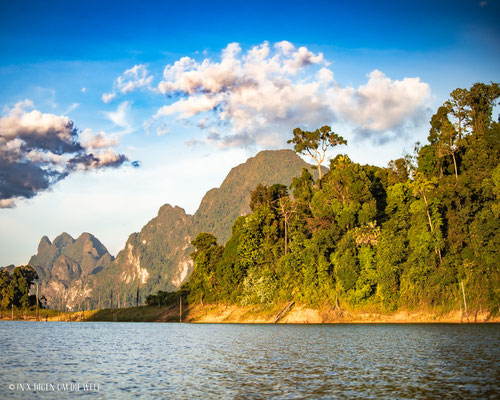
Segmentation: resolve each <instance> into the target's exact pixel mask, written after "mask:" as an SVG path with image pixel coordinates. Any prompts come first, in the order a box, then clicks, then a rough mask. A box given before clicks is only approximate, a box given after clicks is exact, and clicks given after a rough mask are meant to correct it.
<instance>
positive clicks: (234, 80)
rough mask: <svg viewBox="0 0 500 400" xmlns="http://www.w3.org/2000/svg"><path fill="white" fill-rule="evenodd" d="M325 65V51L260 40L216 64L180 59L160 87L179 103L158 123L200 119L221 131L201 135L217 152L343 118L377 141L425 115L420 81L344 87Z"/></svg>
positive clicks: (234, 48) (273, 142) (269, 143)
mask: <svg viewBox="0 0 500 400" xmlns="http://www.w3.org/2000/svg"><path fill="white" fill-rule="evenodd" d="M329 65H330V63H329V62H328V61H327V60H325V58H324V56H323V54H322V53H314V52H313V51H311V50H309V49H307V48H306V47H299V48H296V47H295V46H294V45H293V44H292V43H290V42H287V41H282V42H278V43H275V44H274V45H273V46H270V45H269V43H268V42H264V43H262V44H260V45H258V46H254V47H252V48H251V49H249V50H248V51H246V52H242V50H241V47H240V45H239V44H238V43H231V44H229V45H228V46H227V47H226V48H225V49H224V50H223V51H222V52H221V56H220V60H219V61H212V60H210V59H208V58H206V59H204V60H203V61H201V62H198V61H196V60H194V59H192V58H190V57H182V58H180V59H179V60H177V61H176V62H174V63H173V64H171V65H167V66H166V67H165V69H164V72H163V80H162V81H161V82H160V83H159V84H158V90H159V91H160V92H161V93H163V94H166V95H168V96H171V97H174V98H175V99H176V100H175V101H173V102H171V103H170V104H167V105H165V106H163V107H162V108H160V109H159V110H158V112H157V113H156V115H155V118H156V119H158V118H160V117H165V118H171V117H172V116H174V117H176V118H178V119H181V120H187V119H191V118H193V117H197V116H200V118H199V119H198V122H197V124H198V126H199V127H200V128H202V129H205V128H207V127H209V125H210V124H212V125H217V126H218V127H219V128H221V129H219V130H218V134H217V135H213V134H212V135H211V134H206V137H205V141H207V142H210V143H213V144H217V145H218V146H221V147H227V146H249V145H259V146H262V147H280V146H282V145H283V144H284V143H285V141H286V138H287V137H288V136H289V135H290V132H291V131H292V130H293V128H295V127H297V126H301V127H304V128H306V129H314V128H317V127H319V126H321V125H323V124H331V123H332V122H335V121H343V122H345V123H347V124H349V125H350V126H352V128H353V129H354V130H355V131H363V132H364V134H365V135H367V136H374V137H376V138H377V137H378V138H380V137H384V136H385V135H387V134H388V131H396V130H398V129H400V128H401V126H404V125H405V124H407V123H408V121H412V120H415V118H416V115H418V114H419V113H422V111H423V110H425V107H426V104H427V101H428V99H429V97H430V88H429V86H428V85H427V84H426V83H424V82H422V81H420V79H419V78H404V79H402V80H391V79H390V78H388V77H387V76H385V75H384V74H383V73H382V72H380V71H378V70H375V71H372V72H371V73H370V74H368V82H367V83H366V84H364V85H361V86H359V87H358V88H353V87H342V86H341V85H339V84H338V83H337V82H336V81H335V79H334V73H333V71H332V70H331V68H330V67H329ZM208 113H210V114H208ZM208 116H210V118H207V117H208ZM377 140H378V139H377ZM197 142H199V141H198V140H194V141H190V143H197Z"/></svg>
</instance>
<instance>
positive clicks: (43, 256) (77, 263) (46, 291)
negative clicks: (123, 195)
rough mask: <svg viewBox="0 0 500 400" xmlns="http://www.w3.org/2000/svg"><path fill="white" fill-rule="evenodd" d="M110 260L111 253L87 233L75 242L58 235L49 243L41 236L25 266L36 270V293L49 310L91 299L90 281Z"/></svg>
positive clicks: (111, 259)
mask: <svg viewBox="0 0 500 400" xmlns="http://www.w3.org/2000/svg"><path fill="white" fill-rule="evenodd" d="M112 261H113V257H112V256H111V254H109V252H108V251H107V250H106V248H105V247H104V246H103V244H102V243H101V242H100V241H99V240H98V239H97V238H95V237H94V236H92V235H91V234H90V233H82V234H81V235H80V236H79V237H78V239H76V240H75V239H73V238H72V237H71V236H70V235H68V234H67V233H62V234H61V235H59V236H57V237H56V238H55V239H54V241H53V242H51V241H50V240H49V238H48V237H47V236H44V237H42V239H41V240H40V244H39V245H38V251H37V254H36V255H34V256H33V257H31V259H30V260H29V263H28V264H29V265H31V266H32V267H33V268H35V270H36V271H37V273H38V277H39V279H40V281H41V287H40V293H41V295H42V296H45V298H46V299H47V304H48V305H49V306H50V307H61V305H63V306H64V305H66V306H67V307H69V308H71V309H74V308H75V306H76V305H77V304H82V303H84V302H85V301H86V299H87V297H88V298H90V297H91V296H92V290H91V288H90V287H89V285H88V283H89V281H90V278H91V277H92V276H95V275H96V274H97V273H98V272H100V271H101V270H102V269H103V268H105V267H106V266H109V265H110V263H111V262H112Z"/></svg>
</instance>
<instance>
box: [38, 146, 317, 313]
mask: <svg viewBox="0 0 500 400" xmlns="http://www.w3.org/2000/svg"><path fill="white" fill-rule="evenodd" d="M304 167H306V168H310V167H311V166H310V165H309V164H307V163H306V162H305V161H304V160H302V159H301V158H300V157H299V156H298V155H297V154H296V153H295V152H294V151H292V150H277V151H261V152H260V153H258V154H257V155H256V156H254V157H251V158H249V159H248V160H247V161H246V162H245V163H243V164H240V165H238V166H236V167H234V168H233V169H231V171H230V172H229V174H228V175H227V176H226V178H225V179H224V181H223V182H222V184H221V186H220V187H219V188H214V189H211V190H209V191H208V192H207V193H206V194H205V196H204V197H203V199H202V201H201V203H200V206H199V208H198V210H197V211H196V213H195V214H194V215H190V214H186V212H185V211H184V209H182V208H180V207H177V206H175V207H174V206H171V205H169V204H165V205H163V206H162V207H161V208H160V210H159V211H158V215H157V216H156V217H155V218H153V219H152V220H151V221H149V222H148V223H147V224H146V225H144V227H143V228H142V230H141V231H140V232H136V233H132V234H131V235H130V236H129V238H128V240H127V242H126V244H125V247H124V248H123V249H122V250H121V251H120V252H119V253H118V255H117V256H116V259H115V260H114V261H112V262H109V263H103V262H100V263H97V264H99V265H97V264H96V266H95V267H94V269H93V270H92V271H91V269H92V268H91V266H92V265H93V264H92V265H91V264H89V263H88V261H87V262H86V263H85V265H84V267H83V268H82V266H80V264H81V261H80V262H77V263H76V264H78V266H79V268H80V270H81V271H82V272H81V273H80V274H79V270H78V268H76V270H75V271H73V269H72V268H71V266H72V264H71V263H70V262H68V261H67V260H66V259H60V257H61V256H67V257H69V258H70V259H71V260H75V261H79V260H82V261H83V258H81V259H80V258H78V255H79V254H80V248H81V246H77V248H78V250H76V249H73V247H74V246H75V244H74V243H73V244H70V242H71V240H69V238H68V237H67V236H66V235H67V234H66V235H65V234H63V235H61V237H58V238H56V239H54V243H52V244H50V241H49V240H48V238H46V237H44V238H42V240H41V241H40V245H39V253H40V250H42V252H41V253H42V254H37V256H34V258H33V257H32V260H34V261H35V263H36V264H43V262H45V264H47V265H48V264H50V262H48V261H49V260H51V262H53V263H54V260H55V259H59V264H63V266H65V267H61V266H59V264H57V265H56V266H55V268H56V270H55V273H54V272H52V275H51V276H54V277H55V278H56V282H61V283H62V282H65V281H64V279H63V278H69V280H71V277H75V279H76V280H75V282H77V281H78V282H77V283H75V284H74V285H72V288H73V290H76V287H77V286H78V285H79V286H80V287H81V289H80V291H81V293H82V294H81V295H79V296H73V297H74V298H75V299H77V298H78V299H82V298H86V297H91V298H92V302H93V303H94V305H96V304H97V302H99V303H100V304H101V305H104V306H110V305H112V304H113V305H116V304H118V303H120V304H122V305H124V304H128V305H130V304H135V301H136V295H137V288H139V290H140V295H141V298H144V297H145V296H146V295H148V294H150V293H153V292H156V291H158V290H168V291H170V290H175V289H177V288H178V287H180V285H181V284H182V283H183V282H185V281H186V280H187V279H188V277H189V275H190V273H191V272H192V270H193V263H192V260H191V258H190V253H191V252H192V250H193V249H192V246H191V241H192V240H193V239H194V237H195V236H196V235H197V234H198V233H200V232H209V233H212V234H214V235H215V236H216V237H217V238H218V240H219V242H221V243H225V242H226V241H227V240H228V238H229V237H230V236H231V228H232V224H233V222H234V220H235V219H236V218H237V217H238V216H240V215H245V214H247V213H248V212H249V211H250V208H249V201H250V192H251V191H252V190H253V189H254V188H255V187H256V186H257V185H259V184H265V185H271V184H275V183H281V184H284V185H287V186H288V185H290V183H291V182H292V179H293V178H294V177H295V176H299V175H300V174H301V171H302V168H304ZM312 172H313V174H315V173H316V171H312ZM68 236H69V235H68ZM94 239H95V238H94ZM95 240H96V241H97V239H95ZM56 241H57V243H62V244H64V246H63V247H65V248H66V247H68V246H69V247H68V249H69V248H71V250H68V251H65V252H64V254H62V253H57V249H58V246H57V245H55V243H56ZM77 241H78V240H77ZM97 242H98V241H97ZM75 243H76V242H75ZM99 244H100V242H99ZM101 246H102V244H101ZM54 247H55V249H54ZM98 247H99V246H95V249H96V251H97V254H100V253H99V251H98ZM103 248H104V246H102V248H101V247H99V249H101V251H102V249H103ZM104 249H105V248H104ZM106 252H107V251H106ZM56 253H57V256H56ZM108 254H109V253H108ZM101 257H102V256H101ZM109 257H110V259H111V256H110V255H109ZM32 260H30V262H31V261H32ZM39 260H41V261H43V262H41V261H39ZM86 260H88V258H87V259H86ZM45 264H44V265H45ZM99 267H102V268H99ZM95 268H99V270H96V269H95ZM46 270H47V268H45V269H42V270H41V272H42V273H43V274H46ZM44 276H45V275H44ZM49 281H50V278H49ZM51 285H52V286H55V285H56V286H57V284H53V283H51V284H48V285H47V286H46V287H51ZM44 294H45V292H44ZM47 294H48V295H51V293H49V292H47ZM47 294H45V295H46V296H47ZM72 306H74V304H73V305H72Z"/></svg>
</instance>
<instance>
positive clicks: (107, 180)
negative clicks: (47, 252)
mask: <svg viewBox="0 0 500 400" xmlns="http://www.w3.org/2000/svg"><path fill="white" fill-rule="evenodd" d="M0 54H1V56H0V266H2V265H9V264H15V265H20V264H26V263H27V262H28V260H29V258H30V257H31V255H33V254H35V253H36V251H37V246H38V242H39V241H40V238H41V237H42V236H43V235H47V236H48V237H49V238H50V239H54V238H55V236H57V235H59V234H60V233H62V232H68V233H69V234H70V235H72V236H73V237H75V238H76V237H78V236H79V235H80V234H81V233H83V232H90V233H92V234H94V235H95V236H96V237H97V238H99V239H100V240H101V241H102V242H103V244H104V245H105V246H106V247H107V248H108V250H109V251H110V252H111V253H112V254H113V255H116V254H117V252H118V251H119V250H120V249H122V248H123V247H124V245H125V242H126V239H127V237H128V235H130V234H131V233H132V232H137V231H139V230H140V229H141V228H142V226H143V225H145V224H146V223H147V222H148V221H149V220H150V219H151V218H153V217H154V216H156V214H157V211H158V209H159V207H160V206H161V205H163V204H165V203H170V204H172V205H178V206H180V207H182V208H184V209H185V210H186V212H188V213H194V212H195V211H196V209H197V208H198V206H199V204H200V202H201V199H202V197H203V195H204V194H205V193H206V191H208V190H209V189H211V188H213V187H218V186H220V184H221V183H222V181H223V179H224V177H225V176H226V175H227V173H228V172H229V171H230V169H231V168H232V167H234V166H236V165H238V164H240V163H242V162H244V161H245V160H246V159H247V158H249V157H251V156H253V155H255V154H256V153H257V152H259V151H260V150H263V149H281V148H291V147H290V145H288V144H287V143H286V141H287V140H288V139H290V138H291V135H292V131H293V129H294V128H295V127H300V128H302V129H306V130H314V129H316V128H319V127H320V126H323V125H329V126H331V127H332V129H333V130H334V131H335V132H336V133H338V134H340V135H342V136H343V137H344V138H346V139H347V141H348V145H347V146H346V147H342V148H339V149H332V150H331V151H330V153H329V155H330V156H334V155H335V154H338V153H339V152H342V153H347V154H348V155H349V156H350V157H351V159H352V160H353V161H355V162H359V163H362V164H367V163H368V164H375V165H379V166H385V165H387V163H388V162H389V161H390V160H392V159H396V158H399V157H401V156H403V155H404V154H405V153H407V152H409V153H411V152H412V151H413V147H414V143H415V142H417V141H420V142H424V141H425V140H426V137H427V134H428V130H429V122H428V121H429V120H430V117H431V116H432V114H433V113H434V112H435V111H436V110H437V108H438V107H439V106H440V105H441V104H442V103H443V102H444V101H446V100H447V98H448V96H449V93H450V92H451V91H453V90H454V89H455V88H457V87H462V88H468V87H470V86H471V85H472V84H473V83H475V82H487V83H488V82H490V81H494V82H498V81H499V78H500V76H499V71H500V4H499V1H493V0H487V1H439V2H436V1H418V2H415V1H411V2H410V1H401V0H400V1H381V2H373V1H308V2H303V1H301V2H294V1H286V2H285V1H273V2H270V1H252V2H224V1H211V2H206V1H200V2H197V1H192V2H189V1H186V2H179V1H175V2H173V1H161V2H154V1H142V2H139V3H138V2H123V1H104V2H103V1H85V2H76V1H74V2H68V1H43V2H41V1H23V0H19V1H15V2H7V1H2V2H0ZM305 159H306V160H308V159H307V158H305ZM308 161H310V160H308Z"/></svg>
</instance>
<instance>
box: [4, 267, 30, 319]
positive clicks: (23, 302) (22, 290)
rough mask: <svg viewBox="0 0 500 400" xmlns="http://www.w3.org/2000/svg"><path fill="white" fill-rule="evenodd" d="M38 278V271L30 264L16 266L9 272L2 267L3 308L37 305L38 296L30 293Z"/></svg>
mask: <svg viewBox="0 0 500 400" xmlns="http://www.w3.org/2000/svg"><path fill="white" fill-rule="evenodd" d="M36 279H38V275H37V273H36V271H35V270H34V269H33V268H32V267H30V266H29V265H26V266H24V265H21V266H19V267H16V268H14V270H13V271H12V273H10V274H9V272H8V271H7V269H0V296H1V297H0V301H1V303H0V307H1V308H2V310H7V309H10V308H11V307H12V306H14V307H16V308H25V309H26V308H30V307H33V306H36V296H35V295H30V288H31V286H32V285H33V283H34V281H35V280H36Z"/></svg>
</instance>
